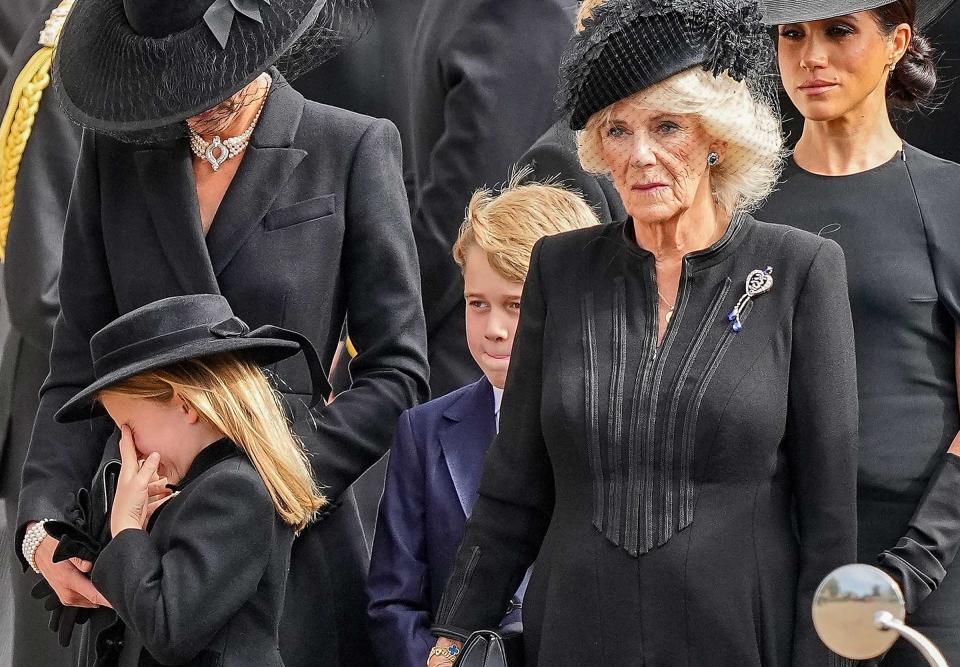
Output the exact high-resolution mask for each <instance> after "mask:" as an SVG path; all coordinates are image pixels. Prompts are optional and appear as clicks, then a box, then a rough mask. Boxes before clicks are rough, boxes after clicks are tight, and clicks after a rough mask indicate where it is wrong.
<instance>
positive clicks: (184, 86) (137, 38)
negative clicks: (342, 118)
mask: <svg viewBox="0 0 960 667" xmlns="http://www.w3.org/2000/svg"><path fill="white" fill-rule="evenodd" d="M371 21H372V12H371V11H370V9H369V3H368V2H367V0H82V2H77V3H76V4H75V5H74V6H73V9H72V11H71V12H70V15H69V17H68V18H67V21H66V24H65V25H64V27H63V33H62V34H61V37H60V42H59V45H58V48H57V53H56V59H55V61H54V73H53V80H54V86H55V88H56V90H57V93H58V96H59V98H60V102H61V104H62V105H63V107H64V110H65V111H66V112H67V114H68V115H69V116H70V117H71V118H73V119H74V120H75V121H76V122H78V123H80V124H81V125H84V126H86V127H91V128H93V129H96V130H99V131H102V132H106V133H109V134H114V135H120V136H122V135H123V134H124V133H131V134H135V133H137V132H143V131H150V130H154V129H156V128H161V127H164V126H170V125H173V124H177V123H179V122H181V121H184V120H186V119H187V118H189V117H191V116H194V115H197V114H199V113H201V112H203V111H206V110H208V109H211V108H213V107H215V106H217V105H218V104H220V103H221V102H223V101H224V100H226V99H227V98H229V97H231V96H232V95H233V94H234V93H236V92H238V91H239V90H241V89H243V88H244V87H245V86H246V85H247V84H249V83H250V82H252V81H253V80H254V79H256V78H257V77H258V76H259V75H260V74H261V73H263V72H264V71H266V70H267V69H268V68H269V67H271V66H276V67H277V68H278V69H279V71H280V72H281V73H282V74H284V75H285V76H286V77H287V78H295V77H296V76H297V75H299V74H302V73H303V72H305V71H308V70H310V69H312V68H314V67H316V66H317V65H319V64H321V63H322V62H324V61H325V60H328V59H329V58H331V57H332V56H334V55H335V54H336V53H338V52H339V51H340V50H341V49H342V47H343V46H344V45H345V44H347V43H350V42H351V41H353V40H355V39H357V38H359V36H361V35H362V34H363V33H364V32H365V31H366V30H367V29H368V28H369V26H370V23H371Z"/></svg>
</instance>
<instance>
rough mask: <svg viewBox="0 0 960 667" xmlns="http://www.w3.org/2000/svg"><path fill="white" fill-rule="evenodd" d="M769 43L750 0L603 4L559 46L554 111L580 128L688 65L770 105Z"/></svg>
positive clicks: (625, 0)
mask: <svg viewBox="0 0 960 667" xmlns="http://www.w3.org/2000/svg"><path fill="white" fill-rule="evenodd" d="M773 56H774V50H773V42H772V40H771V39H770V35H769V31H768V29H767V28H766V26H764V24H763V23H762V22H761V20H760V11H759V8H758V6H757V5H756V3H755V2H750V1H745V0H608V1H607V2H605V3H603V4H601V5H599V6H597V7H596V8H594V9H593V16H592V17H591V18H588V19H586V20H585V21H584V22H583V29H582V30H580V31H579V32H577V33H576V34H575V35H574V37H573V38H572V39H571V41H570V44H569V45H568V46H567V49H566V52H565V53H564V57H563V60H562V63H561V67H560V79H561V90H560V96H559V101H560V107H561V109H562V110H563V111H565V112H566V113H567V114H569V119H570V127H571V129H574V130H581V129H583V128H584V126H585V125H586V123H587V120H589V118H590V116H592V115H593V114H594V113H596V112H597V111H600V110H602V109H605V108H606V107H608V106H609V105H611V104H613V103H615V102H617V101H619V100H622V99H624V98H627V97H629V96H631V95H633V94H635V93H637V92H640V91H642V90H644V89H646V88H649V87H650V86H653V85H655V84H657V83H660V82H662V81H665V80H666V79H668V78H670V77H671V76H674V75H675V74H679V73H681V72H684V71H686V70H688V69H692V68H694V67H702V68H703V69H704V70H707V71H710V72H712V73H713V74H714V75H715V76H719V75H720V74H723V73H726V74H728V75H730V76H731V77H733V78H734V79H736V80H738V81H743V80H746V81H747V82H748V84H750V85H751V90H754V91H756V92H757V93H758V94H762V95H763V97H764V99H768V100H771V101H772V100H773V98H774V95H773V93H772V91H773V86H772V81H771V80H770V77H771V75H772V73H773V70H772V63H773Z"/></svg>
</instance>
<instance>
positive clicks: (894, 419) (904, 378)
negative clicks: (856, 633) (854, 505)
mask: <svg viewBox="0 0 960 667" xmlns="http://www.w3.org/2000/svg"><path fill="white" fill-rule="evenodd" d="M763 4H764V10H765V21H766V22H768V23H770V24H772V25H776V26H777V30H778V33H779V39H778V41H779V46H778V51H779V64H780V73H781V78H782V81H783V84H784V87H785V89H786V92H787V94H788V95H789V96H790V98H791V100H792V101H793V103H794V105H795V106H796V107H797V109H798V110H799V111H800V112H801V113H802V114H803V116H804V119H805V120H804V127H803V134H802V136H801V138H800V140H799V143H798V144H797V148H796V152H795V154H794V156H793V159H792V160H791V161H790V163H789V165H788V166H787V169H786V171H785V174H784V179H783V182H782V183H781V184H780V186H779V188H778V191H777V192H775V193H774V195H773V196H772V197H771V198H770V199H769V200H768V202H767V204H766V205H765V206H764V208H763V209H762V211H761V213H760V215H762V216H764V217H765V218H766V219H769V220H770V221H772V222H780V223H785V224H790V225H794V226H796V227H800V228H802V229H806V230H808V231H812V232H816V233H819V234H821V235H822V236H825V237H828V238H831V239H833V240H835V241H837V242H838V243H839V244H840V245H841V246H842V247H843V250H844V254H845V256H846V261H847V271H848V275H849V281H850V297H851V302H852V306H853V317H854V324H855V327H856V334H857V373H858V381H859V396H860V452H859V478H858V515H859V530H858V551H859V559H860V560H861V561H862V562H865V563H870V564H880V565H881V566H883V567H884V568H886V569H887V570H888V571H889V572H890V573H891V574H893V575H894V576H895V577H896V578H897V579H898V580H899V581H900V583H901V585H902V587H903V591H904V594H905V595H906V599H907V605H908V613H909V616H910V625H911V626H913V627H916V628H918V629H919V630H921V631H922V632H924V633H925V634H926V635H927V636H928V637H930V638H931V639H932V640H933V641H934V642H935V643H936V644H938V645H939V647H940V648H941V649H942V650H943V652H944V654H945V655H946V657H947V660H948V661H949V662H950V663H951V664H960V633H958V632H957V628H958V627H960V565H958V564H957V563H955V562H953V561H954V557H955V555H956V553H957V550H958V548H960V456H958V455H960V437H958V432H960V411H958V407H957V406H958V403H957V401H958V390H957V370H958V369H957V366H958V361H960V346H958V336H957V327H958V324H960V226H958V225H957V211H958V210H960V166H958V165H956V164H954V163H952V162H948V161H945V160H940V159H938V158H936V157H934V156H932V155H929V154H927V153H924V152H922V151H920V150H918V149H916V148H914V147H912V146H910V145H907V144H905V143H904V142H903V140H902V139H901V138H900V136H899V135H898V134H897V131H896V130H895V126H894V122H893V121H892V120H891V117H892V118H893V119H899V118H903V119H904V120H907V118H906V117H907V115H908V114H909V113H910V112H915V111H917V110H919V109H922V108H923V107H925V106H926V105H928V104H930V103H932V101H934V100H936V94H937V91H936V85H937V70H936V62H937V55H936V53H935V52H934V50H933V48H932V47H931V45H930V44H929V42H928V41H927V40H926V39H925V38H924V37H923V31H924V29H925V28H926V27H927V26H928V25H930V24H931V23H932V22H933V21H935V20H936V19H937V18H939V17H940V16H941V15H942V14H943V13H944V12H945V11H946V10H947V8H948V7H949V5H950V4H951V1H950V0H900V1H898V2H894V3H890V4H887V3H884V2H878V1H877V0H799V1H798V0H789V2H788V1H787V0H766V1H765V2H764V3H763ZM878 559H879V563H878ZM918 660H920V658H919V657H918V656H917V655H916V653H915V652H914V651H913V649H912V648H910V647H909V645H904V644H903V643H900V644H897V645H896V646H895V647H894V648H893V649H892V650H891V652H890V653H889V654H888V655H887V656H886V658H885V659H884V660H883V664H884V665H916V664H918Z"/></svg>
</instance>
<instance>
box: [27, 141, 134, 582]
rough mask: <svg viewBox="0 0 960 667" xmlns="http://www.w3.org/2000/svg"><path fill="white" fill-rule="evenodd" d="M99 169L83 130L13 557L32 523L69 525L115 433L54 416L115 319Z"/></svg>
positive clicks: (102, 422) (102, 424) (81, 382)
mask: <svg viewBox="0 0 960 667" xmlns="http://www.w3.org/2000/svg"><path fill="white" fill-rule="evenodd" d="M98 170H99V165H98V164H97V149H96V137H95V135H94V134H93V133H92V132H84V134H83V138H82V141H81V147H80V160H79V163H78V165H77V172H76V176H75V178H74V183H73V190H72V192H71V194H70V203H69V205H68V208H67V220H66V227H65V229H64V237H63V243H64V246H65V247H67V248H69V249H70V252H69V253H67V255H66V256H65V261H64V263H63V266H62V269H61V273H60V282H59V290H60V299H61V310H60V315H59V316H58V317H57V321H56V324H55V326H54V333H53V346H52V349H51V352H50V368H51V370H50V375H49V376H48V377H47V380H46V382H44V384H43V388H42V389H41V391H40V408H39V411H38V413H37V419H36V422H35V424H34V431H33V438H32V440H31V442H30V452H29V455H28V456H27V460H26V463H25V464H24V467H23V486H22V489H21V491H20V506H19V513H18V520H17V524H18V528H17V539H16V540H15V544H16V546H17V553H18V555H19V552H20V549H19V545H20V543H21V541H22V539H23V533H24V530H25V528H26V524H27V523H28V522H29V521H35V520H39V519H57V520H61V521H64V520H66V516H65V512H66V508H67V505H68V503H69V500H70V498H71V497H72V494H73V493H74V492H75V491H76V490H77V489H79V488H82V487H86V486H87V485H88V484H89V483H90V480H91V479H92V478H93V474H94V472H96V468H97V465H98V464H99V463H100V458H101V455H102V453H103V446H104V443H105V442H106V440H107V438H108V437H109V435H110V433H112V432H113V424H112V422H110V421H109V420H108V419H106V418H105V417H100V418H97V419H95V420H92V421H90V422H82V423H79V424H58V423H56V422H55V421H54V419H53V416H54V414H55V413H56V411H57V410H58V409H59V408H60V406H62V405H63V404H64V403H66V401H67V400H68V399H70V398H71V397H72V396H73V395H74V394H76V393H77V392H78V391H80V390H81V389H82V388H83V387H85V386H87V385H88V384H90V382H92V381H93V379H94V372H93V364H92V361H91V359H90V338H91V337H92V336H93V334H94V333H96V332H97V331H98V330H99V329H100V328H101V327H102V326H103V325H104V324H105V323H107V322H110V321H111V320H113V319H115V318H116V316H117V309H116V301H115V299H114V294H113V287H112V284H111V280H110V275H109V269H108V265H107V258H106V253H105V250H104V245H103V236H102V231H101V227H100V194H99V193H100V174H99V173H98ZM20 557H21V562H22V555H20ZM23 564H24V567H26V563H23Z"/></svg>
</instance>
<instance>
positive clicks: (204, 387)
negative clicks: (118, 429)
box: [101, 353, 327, 531]
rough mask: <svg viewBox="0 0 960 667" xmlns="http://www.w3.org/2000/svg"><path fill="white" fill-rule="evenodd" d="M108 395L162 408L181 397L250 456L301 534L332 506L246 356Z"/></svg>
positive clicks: (224, 357) (125, 385)
mask: <svg viewBox="0 0 960 667" xmlns="http://www.w3.org/2000/svg"><path fill="white" fill-rule="evenodd" d="M103 394H120V395H124V396H133V397H137V398H142V399H146V400H153V401H160V402H165V401H169V400H171V399H172V398H173V397H174V396H175V395H176V396H179V397H180V398H181V399H182V400H183V401H185V402H186V403H187V404H188V405H190V406H191V407H192V408H194V409H195V410H196V411H197V413H198V414H199V415H200V418H201V419H202V420H204V421H205V422H207V423H208V424H210V425H211V426H214V427H215V428H217V429H219V430H220V432H222V433H223V434H224V435H226V436H227V437H228V438H230V439H231V440H232V441H233V442H234V443H236V444H237V445H238V446H239V447H240V448H241V449H243V450H244V452H245V453H246V454H247V456H248V457H249V459H250V461H251V463H253V465H254V467H255V468H256V469H257V472H258V473H259V474H260V477H261V478H262V479H263V482H264V484H265V485H266V487H267V491H269V493H270V497H271V498H272V499H273V504H274V507H275V508H276V510H277V514H279V515H280V517H281V518H282V519H283V521H284V522H285V523H287V524H289V525H290V526H292V527H293V528H294V529H295V530H298V531H299V530H302V529H303V528H305V527H306V526H307V524H309V523H310V522H311V521H312V520H313V518H314V517H315V515H316V513H317V511H318V510H320V509H321V508H322V507H323V506H324V505H326V502H327V501H326V499H325V498H324V497H323V495H322V494H321V493H320V491H319V489H318V488H317V485H316V482H315V481H314V479H313V476H312V474H311V472H310V465H309V463H308V462H307V457H306V453H305V452H304V449H303V445H302V444H301V443H300V442H299V441H298V440H297V439H296V437H295V436H294V435H293V433H292V432H291V431H290V427H289V424H288V423H287V420H286V417H285V416H284V412H283V407H282V405H281V402H280V397H279V395H278V394H277V392H276V390H275V389H274V388H273V386H272V385H271V384H270V381H269V380H268V379H267V377H266V375H265V373H264V371H263V370H262V369H261V368H260V367H259V366H257V365H256V364H255V363H253V362H252V361H250V360H248V359H246V358H245V357H243V356H241V355H238V354H233V353H225V354H218V355H213V356H209V357H201V358H195V359H188V360H187V361H182V362H179V363H177V364H174V365H172V366H167V367H165V368H160V369H156V370H151V371H146V372H144V373H141V374H139V375H135V376H134V377H132V378H129V379H126V380H123V381H121V382H119V383H117V384H115V385H111V386H110V387H108V388H107V389H105V390H104V391H103V392H101V396H102V395H103ZM241 501H242V499H241Z"/></svg>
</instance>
